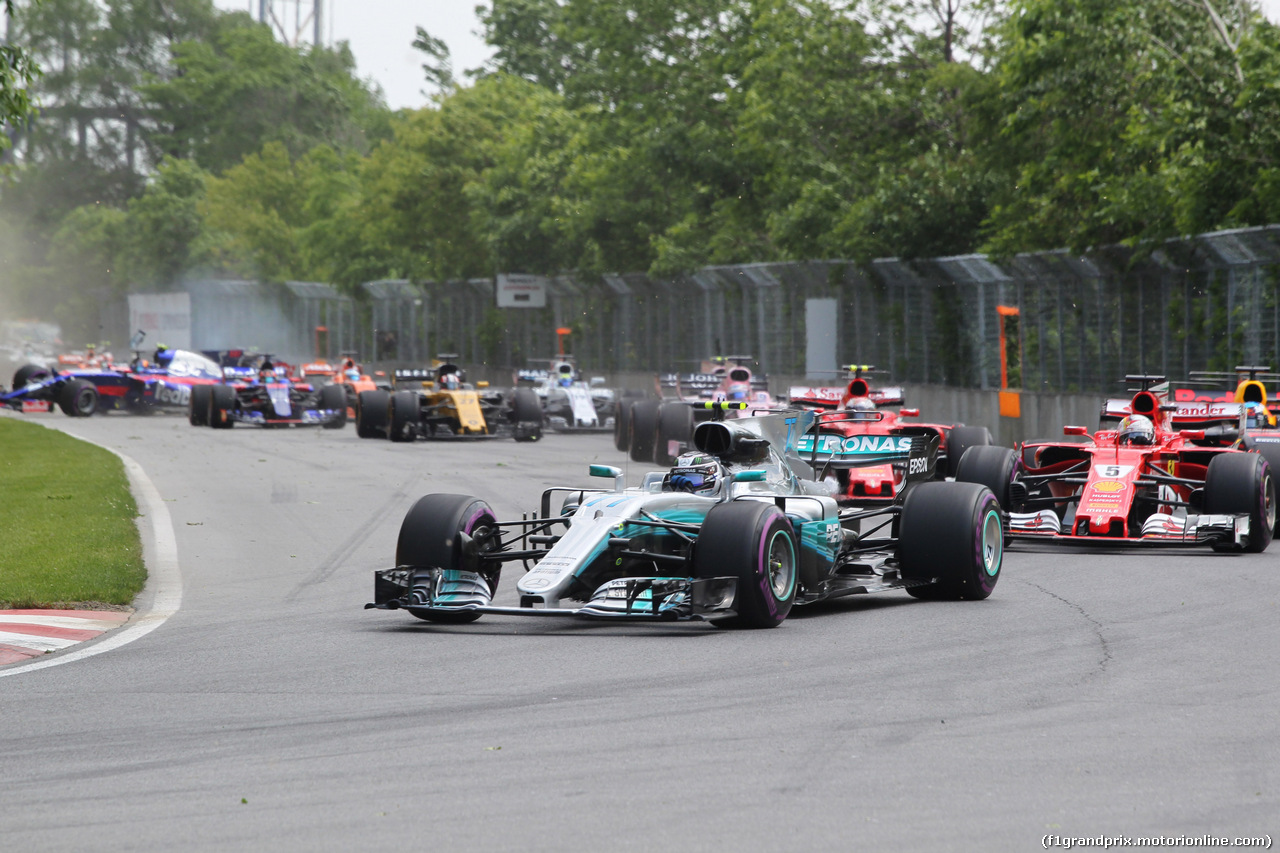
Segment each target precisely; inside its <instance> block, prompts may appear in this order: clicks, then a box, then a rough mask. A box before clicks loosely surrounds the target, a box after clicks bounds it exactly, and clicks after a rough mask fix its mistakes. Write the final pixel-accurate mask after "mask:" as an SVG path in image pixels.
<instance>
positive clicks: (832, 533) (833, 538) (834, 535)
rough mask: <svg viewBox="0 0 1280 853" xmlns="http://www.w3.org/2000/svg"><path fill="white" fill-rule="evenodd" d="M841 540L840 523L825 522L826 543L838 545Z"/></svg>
mask: <svg viewBox="0 0 1280 853" xmlns="http://www.w3.org/2000/svg"><path fill="white" fill-rule="evenodd" d="M842 538H843V534H842V533H841V532H840V522H838V521H837V522H834V523H832V522H827V543H828V544H830V545H836V544H839V542H840V540H841V539H842Z"/></svg>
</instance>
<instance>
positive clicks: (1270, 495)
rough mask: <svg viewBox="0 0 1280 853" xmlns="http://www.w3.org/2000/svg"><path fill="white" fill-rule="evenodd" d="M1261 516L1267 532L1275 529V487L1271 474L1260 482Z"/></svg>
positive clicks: (1268, 473)
mask: <svg viewBox="0 0 1280 853" xmlns="http://www.w3.org/2000/svg"><path fill="white" fill-rule="evenodd" d="M1262 515H1263V519H1264V520H1265V521H1266V523H1267V529H1268V530H1275V529H1276V487H1275V481H1274V480H1273V479H1272V478H1271V472H1269V471H1268V472H1267V476H1266V477H1265V478H1263V480H1262Z"/></svg>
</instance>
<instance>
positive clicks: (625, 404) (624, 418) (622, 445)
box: [613, 397, 636, 453]
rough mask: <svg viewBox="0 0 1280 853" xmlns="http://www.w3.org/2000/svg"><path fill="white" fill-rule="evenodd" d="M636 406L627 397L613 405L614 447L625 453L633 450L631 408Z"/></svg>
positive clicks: (634, 402) (633, 401)
mask: <svg viewBox="0 0 1280 853" xmlns="http://www.w3.org/2000/svg"><path fill="white" fill-rule="evenodd" d="M635 404H636V401H635V400H628V399H626V398H625V397H624V398H623V399H621V400H619V401H618V402H616V403H614V404H613V446H614V447H616V448H618V449H619V450H621V451H622V452H623V453H626V452H627V451H628V450H630V449H631V407H632V406H634V405H635Z"/></svg>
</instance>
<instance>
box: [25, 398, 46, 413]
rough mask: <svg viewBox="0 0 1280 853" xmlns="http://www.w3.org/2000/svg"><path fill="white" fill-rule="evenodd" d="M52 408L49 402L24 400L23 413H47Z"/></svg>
mask: <svg viewBox="0 0 1280 853" xmlns="http://www.w3.org/2000/svg"><path fill="white" fill-rule="evenodd" d="M50 408H51V406H50V404H49V401H48V400H23V401H22V411H24V412H47V411H49V409H50Z"/></svg>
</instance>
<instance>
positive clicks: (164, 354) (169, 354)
mask: <svg viewBox="0 0 1280 853" xmlns="http://www.w3.org/2000/svg"><path fill="white" fill-rule="evenodd" d="M172 360H173V350H171V349H169V348H168V347H167V346H165V345H164V344H157V345H156V364H157V365H158V366H160V367H167V366H168V365H169V362H170V361H172Z"/></svg>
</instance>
